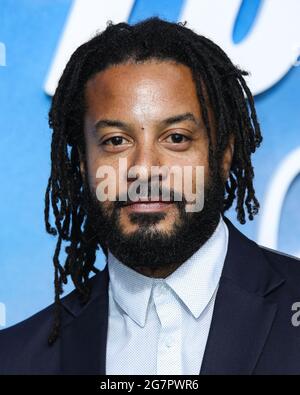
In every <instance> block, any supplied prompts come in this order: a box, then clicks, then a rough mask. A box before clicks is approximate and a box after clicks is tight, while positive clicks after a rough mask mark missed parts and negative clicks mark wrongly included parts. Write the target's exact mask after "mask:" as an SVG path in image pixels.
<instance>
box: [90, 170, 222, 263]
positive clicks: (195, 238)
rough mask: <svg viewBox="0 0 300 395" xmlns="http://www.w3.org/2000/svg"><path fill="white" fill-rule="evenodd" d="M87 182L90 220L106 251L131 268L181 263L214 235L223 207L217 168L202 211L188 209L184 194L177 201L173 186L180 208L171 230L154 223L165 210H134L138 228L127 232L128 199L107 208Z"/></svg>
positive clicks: (163, 214)
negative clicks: (123, 221) (124, 222)
mask: <svg viewBox="0 0 300 395" xmlns="http://www.w3.org/2000/svg"><path fill="white" fill-rule="evenodd" d="M84 185H85V186H84V189H85V202H86V203H85V204H86V212H87V214H88V221H89V223H90V224H91V226H92V228H93V229H94V231H95V233H96V234H95V237H96V238H97V241H98V243H99V244H100V246H101V247H102V249H103V251H104V252H105V253H107V251H110V252H111V253H112V254H113V255H114V256H115V257H116V258H117V259H118V260H119V261H120V262H122V263H123V264H125V265H126V266H128V267H130V268H132V269H136V268H138V267H147V268H149V269H154V270H159V269H168V268H169V269H170V268H174V267H175V268H176V267H178V266H180V265H181V264H182V263H184V262H185V261H186V260H187V259H189V258H190V257H191V256H192V255H193V254H194V253H195V252H196V251H197V250H198V249H199V248H200V247H201V246H202V245H203V244H204V243H205V242H206V241H207V240H208V239H209V238H210V237H211V235H212V234H213V232H214V230H215V229H216V227H217V225H218V223H219V220H220V214H221V213H222V210H223V202H224V184H223V180H222V178H221V175H220V173H219V172H218V171H217V170H214V171H213V172H211V175H210V179H209V182H208V183H207V184H206V185H205V188H204V205H203V208H202V210H201V211H199V212H187V211H186V210H185V206H186V204H187V201H186V199H185V198H184V196H183V199H182V201H176V200H174V191H172V190H171V191H170V197H171V201H173V204H174V205H176V207H177V211H178V216H177V218H176V219H175V221H174V224H173V227H172V230H171V231H169V232H164V231H162V230H158V229H157V228H156V227H155V225H156V224H158V223H159V222H160V221H163V220H164V218H165V217H166V215H167V214H166V213H161V212H158V213H131V214H129V215H128V217H129V219H130V221H131V223H132V224H138V229H137V230H136V231H134V232H132V233H130V234H126V233H124V231H123V230H122V227H121V225H120V215H121V213H120V211H121V209H122V207H124V206H125V205H126V202H124V201H115V202H111V204H112V205H111V206H110V207H109V209H107V208H105V206H104V205H103V203H102V202H100V201H99V200H98V199H97V197H96V195H95V193H92V192H91V190H90V188H89V186H88V185H87V184H86V182H85V183H84ZM160 193H161V190H160ZM149 196H150V194H149Z"/></svg>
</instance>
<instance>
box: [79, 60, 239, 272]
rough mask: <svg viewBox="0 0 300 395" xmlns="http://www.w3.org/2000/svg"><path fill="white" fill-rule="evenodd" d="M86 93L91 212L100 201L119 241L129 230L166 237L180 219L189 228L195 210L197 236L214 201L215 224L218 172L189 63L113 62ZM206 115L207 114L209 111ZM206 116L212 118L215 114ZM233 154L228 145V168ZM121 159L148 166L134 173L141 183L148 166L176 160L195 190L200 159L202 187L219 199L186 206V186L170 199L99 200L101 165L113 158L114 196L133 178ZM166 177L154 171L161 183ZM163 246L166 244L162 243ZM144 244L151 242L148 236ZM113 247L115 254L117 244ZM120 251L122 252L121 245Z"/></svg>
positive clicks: (172, 233) (129, 237)
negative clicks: (199, 207)
mask: <svg viewBox="0 0 300 395" xmlns="http://www.w3.org/2000/svg"><path fill="white" fill-rule="evenodd" d="M85 99H86V105H87V111H86V114H85V119H84V133H85V143H86V163H87V170H88V177H86V179H87V182H88V185H89V188H90V191H91V193H92V196H93V204H94V209H96V211H95V210H94V214H95V213H100V211H97V207H96V206H95V205H97V206H98V207H99V208H101V212H102V214H103V215H104V217H105V218H106V219H107V220H108V223H109V224H110V226H111V227H115V231H117V232H118V233H119V240H120V242H121V240H125V241H127V244H130V240H132V238H133V239H134V240H135V241H137V240H138V238H139V237H140V240H143V241H144V242H145V243H146V244H147V242H148V241H149V243H150V239H152V240H156V244H157V243H158V242H159V240H160V239H164V240H165V241H166V239H167V238H168V237H169V238H171V237H173V239H174V237H177V238H178V236H179V235H178V234H177V235H175V230H176V231H177V233H178V232H179V233H180V229H181V228H182V227H185V231H186V232H192V231H193V229H192V228H190V229H189V228H188V226H189V225H190V226H194V225H192V224H194V222H193V219H194V220H195V218H198V220H199V218H200V221H201V215H202V218H203V220H204V222H203V229H202V231H203V235H204V234H205V237H204V236H203V240H202V242H203V241H204V239H207V238H208V229H205V224H207V218H206V219H205V218H204V217H205V210H206V214H207V213H208V212H209V210H210V209H213V213H212V212H211V213H210V219H211V224H210V228H211V230H212V223H213V224H214V226H215V223H216V221H217V220H218V219H219V215H220V212H218V209H219V208H220V202H221V199H222V196H220V195H222V190H221V188H220V180H210V169H209V166H208V137H207V133H206V130H205V127H204V124H203V118H202V115H201V109H200V106H199V101H198V98H197V94H196V87H195V84H194V81H193V79H192V74H191V71H190V69H189V68H188V67H186V66H184V65H181V64H176V63H173V62H167V61H165V62H154V61H151V62H146V63H144V64H134V63H127V64H120V65H117V66H112V67H110V68H108V69H106V70H104V71H102V72H99V73H97V74H96V75H95V76H94V77H93V78H91V79H90V80H89V81H88V83H87V85H86V91H85ZM209 116H210V117H211V113H210V111H209ZM210 121H211V123H212V122H213V120H212V118H210ZM231 148H232V147H231ZM231 157H232V150H231V149H230V148H229V149H228V151H226V153H225V155H224V164H223V171H224V174H225V176H226V173H228V170H229V168H230V162H231ZM120 159H123V160H125V159H126V164H127V169H126V170H127V171H128V170H129V169H130V168H132V167H133V166H141V167H142V168H143V169H144V170H146V171H147V170H148V173H144V174H139V176H140V181H143V182H145V183H147V182H148V180H149V177H150V174H151V167H152V166H166V168H169V169H170V168H172V167H174V166H176V167H177V169H178V168H179V169H182V173H181V174H182V184H181V185H184V183H185V180H184V177H186V178H188V179H186V181H187V183H189V184H190V189H189V191H190V193H195V192H197V185H198V187H199V182H198V184H197V177H199V174H198V173H197V172H196V167H199V166H203V169H204V183H205V188H206V190H207V191H208V189H209V188H210V192H211V196H210V202H211V200H213V199H214V198H213V196H212V195H213V193H215V194H217V195H218V196H215V199H216V202H215V203H216V204H215V205H214V204H213V205H211V207H205V206H204V210H203V211H204V213H202V214H201V213H190V214H188V213H186V211H185V206H186V204H187V202H189V201H191V196H192V195H189V193H187V192H186V193H185V190H183V198H184V200H183V202H174V200H172V199H171V201H169V202H162V201H152V202H151V201H149V200H150V197H149V198H148V199H147V198H145V199H142V200H148V202H142V203H141V202H137V203H135V204H127V203H126V202H125V203H121V204H120V205H117V203H116V202H114V201H111V200H109V199H108V200H106V201H103V202H99V201H96V199H95V196H96V190H97V186H99V183H100V182H102V181H103V178H102V179H101V178H100V179H99V178H97V170H98V169H99V167H103V166H110V167H112V168H113V169H114V171H115V175H116V178H115V179H111V182H113V183H115V181H116V180H117V183H116V184H115V187H116V197H118V196H124V194H126V191H128V188H129V187H130V185H131V184H132V183H133V182H134V181H135V178H134V177H129V176H128V173H125V174H123V173H121V172H120V167H119V166H120V161H119V160H120ZM185 166H189V167H190V168H191V169H192V172H191V173H185V172H184V171H183V169H184V167H185ZM82 171H84V168H83V167H82ZM98 174H99V173H98ZM145 174H148V176H147V175H145ZM164 177H165V176H161V177H159V178H156V180H159V181H158V183H160V185H161V182H162V179H163V178H164ZM198 181H199V180H198ZM214 181H216V182H217V183H218V184H219V185H216V184H215V183H214ZM170 182H171V183H170V184H169V186H170V190H171V196H172V192H176V185H175V181H174V177H173V178H172V177H171V178H170ZM218 188H219V189H218ZM149 191H150V190H149ZM201 193H203V191H202V192H201ZM205 198H206V197H205ZM156 200H159V199H156ZM130 203H132V202H130ZM212 206H214V207H212ZM203 215H204V217H203ZM183 222H184V223H183ZM217 222H218V221H217ZM181 230H182V231H183V228H182V229H181ZM199 232H200V233H201V229H198V233H197V232H196V234H199ZM112 237H114V236H113V235H112ZM173 241H174V240H173ZM177 242H178V240H177ZM199 243H200V241H199ZM119 244H120V243H119ZM162 245H163V244H162ZM165 247H166V248H167V245H166V244H165ZM169 247H171V246H169ZM132 248H133V246H132ZM147 248H151V243H150V244H148V247H147ZM112 249H114V248H113V247H112ZM113 252H115V253H116V254H118V251H113ZM127 252H128V251H127ZM128 254H129V255H128ZM128 254H127V255H126V254H125V255H126V256H123V261H124V260H125V261H126V260H130V254H131V256H132V258H134V254H133V251H131V252H129V253H128ZM119 258H122V252H120V256H119ZM179 260H180V259H179ZM125 263H126V262H125ZM127 263H128V262H127ZM162 264H163V262H162Z"/></svg>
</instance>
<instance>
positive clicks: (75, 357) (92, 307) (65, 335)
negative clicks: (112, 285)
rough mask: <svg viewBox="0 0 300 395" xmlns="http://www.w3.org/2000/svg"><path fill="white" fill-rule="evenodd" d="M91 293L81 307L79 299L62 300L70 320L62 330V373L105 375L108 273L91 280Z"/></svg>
mask: <svg viewBox="0 0 300 395" xmlns="http://www.w3.org/2000/svg"><path fill="white" fill-rule="evenodd" d="M90 280H91V282H92V294H91V297H90V300H89V302H88V303H87V304H86V305H85V306H81V305H80V302H79V301H78V297H75V298H72V299H67V298H66V299H65V300H64V301H63V306H64V307H65V309H66V310H68V312H69V313H71V314H72V315H73V318H72V319H71V321H70V320H69V321H70V322H69V323H67V324H66V325H65V326H64V327H63V328H62V334H61V373H62V374H77V375H78V374H94V375H98V374H99V375H101V374H102V375H104V374H105V364H106V340H107V325H108V270H107V265H106V266H105V268H104V270H103V271H101V272H99V273H97V274H96V275H95V276H94V277H92V278H91V279H90Z"/></svg>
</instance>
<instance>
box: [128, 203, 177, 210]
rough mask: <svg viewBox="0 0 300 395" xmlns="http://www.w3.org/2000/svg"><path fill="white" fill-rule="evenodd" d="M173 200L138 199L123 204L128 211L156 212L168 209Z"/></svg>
mask: <svg viewBox="0 0 300 395" xmlns="http://www.w3.org/2000/svg"><path fill="white" fill-rule="evenodd" d="M172 204H173V202H164V201H160V200H157V201H153V200H152V201H138V202H132V203H129V204H127V205H126V206H125V208H126V209H127V210H128V211H131V212H158V211H164V210H166V209H168V208H169V207H170V206H171V205H172Z"/></svg>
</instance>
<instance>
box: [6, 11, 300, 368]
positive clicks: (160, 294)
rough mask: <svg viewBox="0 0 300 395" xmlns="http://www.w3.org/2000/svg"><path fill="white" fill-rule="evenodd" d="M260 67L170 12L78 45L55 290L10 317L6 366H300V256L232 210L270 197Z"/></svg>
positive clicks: (54, 174) (58, 110)
mask: <svg viewBox="0 0 300 395" xmlns="http://www.w3.org/2000/svg"><path fill="white" fill-rule="evenodd" d="M246 74H247V73H246V72H243V71H241V70H239V69H238V68H237V67H235V66H234V65H233V64H232V63H231V61H230V60H229V59H228V57H227V56H226V54H225V53H224V52H223V51H222V50H221V49H220V48H219V47H218V46H216V45H215V44H214V43H213V42H211V41H210V40H208V39H207V38H205V37H203V36H199V35H197V34H196V33H194V32H193V31H191V30H190V29H188V28H187V27H186V26H184V25H183V24H175V23H169V22H166V21H162V20H160V19H159V18H150V19H148V20H145V21H143V22H140V23H138V24H136V25H133V26H130V25H128V24H126V23H120V24H117V25H114V24H112V23H110V24H109V25H108V26H107V28H106V30H105V31H104V32H102V33H101V34H99V35H97V36H95V37H94V38H92V39H91V40H90V41H89V42H87V43H85V44H84V45H82V46H81V47H79V48H78V49H77V50H76V51H75V53H74V54H73V55H72V57H71V59H70V60H69V62H68V64H67V66H66V68H65V70H64V73H63V75H62V77H61V79H60V81H59V85H58V88H57V90H56V92H55V95H54V98H53V102H52V106H51V110H50V113H49V117H50V127H51V128H52V129H53V137H52V146H51V160H52V167H51V175H50V178H49V183H48V186H47V190H46V199H45V203H46V206H45V221H46V229H47V231H48V232H49V233H50V234H53V235H57V237H58V239H57V246H56V249H55V253H54V258H53V262H54V267H55V303H54V304H53V305H51V306H49V307H47V308H46V309H44V310H42V311H41V312H39V313H37V314H36V315H34V316H33V317H30V318H28V319H27V320H25V321H23V322H21V323H19V324H17V325H15V326H13V327H11V328H8V329H6V330H3V331H1V333H0V372H1V373H11V374H14V373H25V374H41V373H47V374H199V373H201V374H299V373H300V327H299V326H297V319H296V318H297V317H296V316H295V314H297V311H295V309H296V308H295V306H297V304H296V305H295V303H296V302H299V301H300V290H299V286H298V285H299V281H300V262H299V261H298V260H297V259H295V258H293V257H289V256H287V255H283V254H280V253H278V252H275V251H271V250H268V249H266V248H263V247H260V246H258V245H257V244H256V243H254V242H253V241H251V240H249V239H247V238H246V237H245V236H244V235H243V234H241V233H240V232H239V231H238V230H237V229H236V228H235V227H234V226H233V225H232V224H231V222H230V221H229V220H228V219H227V218H226V217H225V216H224V213H225V211H226V210H227V209H228V208H229V207H231V206H232V204H233V202H234V200H235V199H236V212H237V217H238V220H239V221H240V223H245V220H246V219H245V217H246V213H247V214H248V218H249V219H250V220H252V219H253V216H254V215H255V214H257V212H258V209H259V203H258V201H257V198H256V196H255V191H254V187H253V178H254V172H253V166H252V163H251V154H252V153H254V152H255V150H256V148H257V147H258V146H259V145H260V143H261V140H262V137H261V133H260V128H259V123H258V121H257V118H256V112H255V108H254V103H253V98H252V95H251V93H250V91H249V89H248V87H247V85H246V83H245V80H244V78H243V75H246ZM120 163H125V172H124V171H123V170H124V169H123V170H122V169H121V166H120ZM155 166H159V167H161V171H160V172H158V173H156V174H154V176H153V173H152V172H151V171H152V168H153V167H155ZM136 167H138V169H139V170H138V171H133V169H134V170H136ZM171 168H173V169H174V168H176V169H177V172H178V174H179V178H177V181H178V180H179V181H183V182H182V183H181V184H180V182H179V183H176V182H175V178H176V177H175V176H176V174H175V173H176V172H175V173H174V177H173V178H172V179H171V178H170V177H169V176H170V174H171V173H170V172H169V173H168V171H169V170H170V169H171ZM185 168H189V169H192V170H193V171H192V172H189V173H188V172H187V173H185V172H183V171H182V170H184V169H185ZM199 168H200V169H203V173H200V172H197V169H199ZM103 169H104V170H105V171H107V172H109V171H110V170H112V174H113V175H112V176H110V177H106V178H105V177H104V172H103ZM163 169H164V170H165V171H163ZM201 174H202V176H203V178H202V176H201ZM114 176H116V177H115V178H114ZM168 177H169V178H168ZM116 180H118V182H116ZM166 180H169V184H167V183H165V181H166ZM201 180H202V181H201ZM203 180H204V181H203ZM136 181H138V182H139V183H138V187H137V188H136V189H135V190H134V188H131V187H132V186H133V185H135V186H136V185H137V184H134V183H135V182H136ZM103 183H104V184H103ZM183 184H184V185H186V186H187V188H186V189H183V191H180V187H179V185H181V186H182V185H183ZM104 185H105V187H104ZM166 185H167V186H166ZM188 187H190V188H188ZM130 188H131V189H130ZM155 188H156V189H155ZM199 188H200V190H199ZM201 188H202V189H201ZM111 191H112V192H111ZM133 191H134V193H133ZM153 191H154V193H153ZM166 191H167V192H169V199H163V194H164V193H165V192H166ZM181 192H183V193H182V194H181ZM103 196H104V197H105V199H103ZM199 196H202V201H200V206H201V207H200V209H195V206H193V204H192V203H193V202H194V200H195V199H196V200H197V197H199ZM193 197H194V198H195V199H194V200H193V199H192V198H193ZM201 202H202V204H201ZM50 203H51V206H52V209H53V214H54V218H55V228H53V227H52V226H51V225H50V222H49V210H50ZM188 206H189V210H188V209H187V208H188ZM245 209H246V213H245ZM62 243H65V244H66V248H65V250H66V255H67V256H66V261H65V263H64V264H62V263H61V261H60V259H59V255H60V250H61V248H62ZM99 246H100V247H101V248H102V250H103V252H104V254H105V256H106V259H107V264H106V266H105V268H104V270H102V271H99V270H98V269H96V267H95V266H94V264H95V261H96V251H97V249H99ZM92 272H95V273H96V275H94V276H90V274H91V273H92ZM69 277H71V279H72V281H73V283H74V285H75V290H74V291H73V292H71V293H70V294H69V295H67V296H65V297H62V298H61V297H60V296H61V294H62V284H63V283H67V280H68V278H69ZM53 316H54V321H53ZM48 336H49V337H48Z"/></svg>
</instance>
